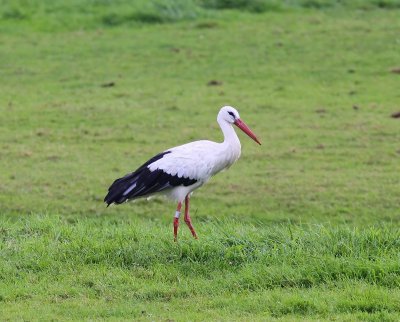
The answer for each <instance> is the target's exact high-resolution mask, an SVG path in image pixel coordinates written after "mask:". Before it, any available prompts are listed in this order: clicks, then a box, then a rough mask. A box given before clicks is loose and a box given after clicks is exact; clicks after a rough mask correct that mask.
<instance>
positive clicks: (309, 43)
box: [0, 8, 400, 321]
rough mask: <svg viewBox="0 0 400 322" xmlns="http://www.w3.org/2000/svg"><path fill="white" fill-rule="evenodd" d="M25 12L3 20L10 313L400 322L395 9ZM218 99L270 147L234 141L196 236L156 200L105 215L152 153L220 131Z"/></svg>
mask: <svg viewBox="0 0 400 322" xmlns="http://www.w3.org/2000/svg"><path fill="white" fill-rule="evenodd" d="M68 14H69V13H68V12H65V15H66V17H68ZM15 15H16V14H15V12H14V16H13V19H15V21H14V20H12V19H11V20H10V19H5V18H4V17H6V16H5V14H3V18H4V19H3V20H2V21H1V22H0V81H1V86H0V110H1V113H0V147H1V149H0V319H1V320H32V321H35V320H52V319H55V320H84V319H86V320H88V319H113V320H130V319H141V320H168V321H171V320H177V321H184V320H210V319H213V320H241V321H248V320H270V319H283V320H301V319H305V320H312V319H320V320H324V319H338V320H348V321H354V320H374V321H382V320H388V321H396V320H399V319H400V310H399V306H398V303H399V302H400V291H399V286H400V261H399V251H400V231H399V228H398V225H399V218H400V205H399V196H400V184H399V183H400V119H399V118H395V117H392V114H394V113H396V112H400V90H399V89H400V73H399V71H398V69H399V68H400V54H399V53H400V11H399V10H380V9H371V10H355V9H352V10H350V9H349V10H345V9H344V8H335V9H329V10H301V9H296V10H294V9H293V10H283V11H277V12H265V13H262V14H254V13H249V12H247V13H246V12H239V11H226V12H220V13H218V14H214V15H210V16H202V17H200V18H198V19H187V20H184V21H180V22H174V23H164V24H159V23H154V24H150V23H137V24H121V25H118V26H115V27H111V26H108V25H104V24H98V25H80V23H82V21H78V22H79V23H78V22H77V24H76V27H71V25H73V24H72V23H71V22H69V23H70V24H67V25H66V26H65V27H63V26H62V25H61V26H59V25H56V26H54V28H52V27H51V26H52V25H47V24H46V22H45V21H42V24H40V23H38V22H37V21H36V20H35V21H34V20H32V21H30V20H29V19H25V20H24V16H21V17H20V18H18V17H17V18H16V17H15ZM74 17H75V16H73V15H71V19H72V18H74ZM20 20H21V21H20ZM65 20H66V21H67V20H68V19H65ZM49 26H50V27H49ZM223 105H233V106H235V107H237V109H238V110H239V112H240V114H241V117H242V119H243V120H244V121H245V122H246V123H247V124H248V125H249V126H250V127H251V128H252V129H253V130H254V132H255V133H256V134H257V135H258V136H259V138H260V140H261V141H262V143H263V144H262V146H258V145H256V144H255V143H254V142H253V141H251V140H250V139H249V138H248V137H246V136H245V135H243V134H239V136H240V139H241V142H242V157H241V159H240V160H239V161H238V163H237V164H235V165H234V166H233V167H232V168H231V169H229V171H227V172H224V173H221V174H219V175H218V176H216V177H215V178H213V179H212V180H210V182H209V184H208V185H206V186H204V187H202V188H201V189H200V190H198V191H196V192H195V193H194V195H193V198H192V219H193V224H194V226H195V227H196V230H197V231H198V234H199V237H200V238H199V240H197V241H196V240H193V239H192V237H191V235H190V232H189V230H188V229H187V227H185V226H184V225H182V226H181V229H180V233H179V242H178V243H174V242H173V234H172V218H173V215H174V209H175V205H174V204H173V203H171V202H168V201H164V200H163V199H156V200H152V201H151V202H147V201H145V200H142V201H138V202H136V203H130V204H124V205H122V206H118V207H110V208H106V207H105V205H104V204H103V202H102V200H103V198H104V195H105V194H106V191H107V188H108V186H109V185H110V184H111V183H112V181H113V180H114V179H116V178H117V177H119V176H122V175H124V174H126V173H128V172H130V171H133V170H134V169H136V167H138V166H140V165H141V164H142V163H143V162H144V161H146V160H147V159H148V158H150V157H152V156H153V155H154V154H156V153H158V152H161V151H162V150H164V149H167V148H169V147H172V146H175V145H179V144H183V143H186V142H188V141H193V140H196V139H211V140H216V141H218V140H221V139H222V135H221V132H220V129H219V127H218V125H217V123H216V115H217V112H218V110H219V108H220V107H221V106H223Z"/></svg>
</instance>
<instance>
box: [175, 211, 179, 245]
mask: <svg viewBox="0 0 400 322" xmlns="http://www.w3.org/2000/svg"><path fill="white" fill-rule="evenodd" d="M178 227H179V218H176V217H175V218H174V242H177V241H178Z"/></svg>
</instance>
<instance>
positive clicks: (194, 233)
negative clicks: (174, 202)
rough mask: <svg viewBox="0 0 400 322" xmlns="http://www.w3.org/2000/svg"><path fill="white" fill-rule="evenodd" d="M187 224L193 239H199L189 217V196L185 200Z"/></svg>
mask: <svg viewBox="0 0 400 322" xmlns="http://www.w3.org/2000/svg"><path fill="white" fill-rule="evenodd" d="M185 223H186V225H188V227H189V229H190V231H191V232H192V235H193V237H194V238H196V239H197V234H196V232H195V230H194V228H193V226H192V219H191V218H190V215H189V195H187V196H186V198H185Z"/></svg>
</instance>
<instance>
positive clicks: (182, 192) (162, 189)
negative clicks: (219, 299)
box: [104, 106, 261, 241]
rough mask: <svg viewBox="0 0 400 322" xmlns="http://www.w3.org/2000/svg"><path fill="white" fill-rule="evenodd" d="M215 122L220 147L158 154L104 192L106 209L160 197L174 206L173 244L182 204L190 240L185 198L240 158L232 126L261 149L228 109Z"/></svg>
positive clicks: (193, 146) (195, 145)
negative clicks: (220, 139)
mask: <svg viewBox="0 0 400 322" xmlns="http://www.w3.org/2000/svg"><path fill="white" fill-rule="evenodd" d="M217 121H218V124H219V126H220V127H221V130H222V132H223V134H224V141H223V142H222V143H217V142H212V141H207V140H201V141H195V142H191V143H187V144H184V145H180V146H177V147H174V148H171V149H168V150H165V151H164V152H161V153H159V154H157V155H156V156H154V157H153V158H151V159H150V160H149V161H147V162H146V163H145V164H143V165H142V166H141V167H139V168H138V169H137V170H136V171H134V172H132V173H129V174H127V175H126V176H124V177H122V178H119V179H117V180H115V181H114V183H113V184H112V185H111V186H110V188H108V194H107V196H106V197H105V198H104V202H106V203H107V207H108V206H109V205H110V204H112V203H115V204H121V203H123V202H125V201H129V200H133V199H136V198H140V197H149V196H151V195H154V194H164V195H167V196H168V197H169V198H171V199H173V200H175V201H176V202H178V206H177V208H176V212H175V217H174V240H175V241H176V240H177V233H178V226H179V216H180V214H181V208H182V202H183V200H185V217H184V218H185V222H186V224H187V225H188V227H189V229H190V231H191V232H192V235H193V237H194V238H197V234H196V232H195V230H194V228H193V226H192V221H191V219H190V215H189V197H190V195H191V193H192V192H193V190H195V189H197V188H199V187H201V186H202V185H203V184H205V183H206V182H207V181H208V180H209V179H210V178H211V177H212V176H213V175H215V174H217V173H218V172H220V171H221V170H224V169H226V168H229V167H230V166H231V165H232V164H233V163H234V162H235V161H236V160H237V159H239V157H240V150H241V146H240V141H239V138H238V137H237V135H236V132H235V130H234V129H233V127H232V124H234V125H236V126H237V127H238V128H240V129H241V130H242V131H243V132H244V133H246V134H247V135H248V136H249V137H251V138H252V139H253V140H254V141H256V142H257V143H258V144H260V145H261V143H260V141H259V140H258V139H257V137H256V136H255V135H254V133H253V132H252V131H251V130H250V129H249V127H248V126H247V125H246V124H245V123H244V122H243V121H242V120H241V119H240V116H239V113H238V111H237V110H236V109H234V108H233V107H231V106H224V107H222V108H221V110H220V111H219V113H218V117H217Z"/></svg>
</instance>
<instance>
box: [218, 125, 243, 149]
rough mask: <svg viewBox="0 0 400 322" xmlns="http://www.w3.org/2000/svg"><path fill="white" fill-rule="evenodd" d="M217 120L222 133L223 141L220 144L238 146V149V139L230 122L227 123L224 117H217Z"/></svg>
mask: <svg viewBox="0 0 400 322" xmlns="http://www.w3.org/2000/svg"><path fill="white" fill-rule="evenodd" d="M217 121H218V124H219V126H220V127H221V130H222V133H223V134H224V142H223V143H222V144H224V145H228V146H231V147H234V148H238V149H239V150H240V141H239V138H238V136H237V134H236V132H235V129H234V128H233V126H232V124H230V123H228V122H227V121H225V120H224V119H218V120H217Z"/></svg>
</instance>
